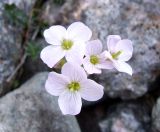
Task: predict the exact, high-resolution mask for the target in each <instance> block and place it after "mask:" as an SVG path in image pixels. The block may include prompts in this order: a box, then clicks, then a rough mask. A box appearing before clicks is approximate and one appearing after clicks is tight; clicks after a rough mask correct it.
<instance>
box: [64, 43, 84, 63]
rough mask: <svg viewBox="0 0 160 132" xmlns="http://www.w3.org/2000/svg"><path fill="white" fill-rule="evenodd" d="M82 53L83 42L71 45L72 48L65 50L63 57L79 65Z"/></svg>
mask: <svg viewBox="0 0 160 132" xmlns="http://www.w3.org/2000/svg"><path fill="white" fill-rule="evenodd" d="M84 54H85V44H75V45H73V47H72V49H70V50H69V51H67V53H66V56H65V57H66V60H67V61H68V62H72V63H76V64H78V65H81V64H82V60H83V57H84Z"/></svg>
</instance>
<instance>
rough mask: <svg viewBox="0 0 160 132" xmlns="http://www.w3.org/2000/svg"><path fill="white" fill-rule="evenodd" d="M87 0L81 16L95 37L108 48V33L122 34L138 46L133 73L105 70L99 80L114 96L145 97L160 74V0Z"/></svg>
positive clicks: (98, 77)
mask: <svg viewBox="0 0 160 132" xmlns="http://www.w3.org/2000/svg"><path fill="white" fill-rule="evenodd" d="M83 1H84V0H83ZM82 3H83V4H84V2H82ZM86 3H88V7H87V8H85V9H83V10H82V12H81V20H82V21H83V22H84V23H85V24H87V25H88V26H89V27H90V28H91V29H92V30H93V39H97V38H100V39H101V40H102V42H103V44H104V49H105V48H106V37H107V36H108V35H111V34H118V35H121V36H122V38H123V39H125V38H128V39H131V40H132V41H133V47H134V53H133V57H132V59H131V60H130V61H129V62H128V63H129V64H130V65H131V66H132V67H133V71H134V74H133V76H132V77H131V76H129V75H127V74H125V73H119V72H117V71H109V70H104V72H103V74H101V75H98V76H97V79H98V81H99V82H100V83H101V84H103V85H104V86H105V92H106V94H107V95H108V96H110V97H111V98H117V97H120V98H122V99H131V98H137V97H141V96H142V95H144V94H145V93H146V92H147V91H148V89H149V87H148V85H149V84H151V83H152V82H154V81H155V79H156V78H157V77H158V75H160V37H159V36H160V10H159V7H160V1H157V0H152V1H149V0H132V1H130V0H114V1H112V0H98V1H96V0H94V1H92V2H91V0H86ZM83 4H82V6H83ZM79 8H82V7H79Z"/></svg>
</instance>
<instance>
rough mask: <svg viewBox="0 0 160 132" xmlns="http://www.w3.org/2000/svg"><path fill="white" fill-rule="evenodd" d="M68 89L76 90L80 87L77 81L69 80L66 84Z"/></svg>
mask: <svg viewBox="0 0 160 132" xmlns="http://www.w3.org/2000/svg"><path fill="white" fill-rule="evenodd" d="M68 89H69V90H70V91H78V90H79V89H80V84H79V83H78V82H71V83H70V84H68Z"/></svg>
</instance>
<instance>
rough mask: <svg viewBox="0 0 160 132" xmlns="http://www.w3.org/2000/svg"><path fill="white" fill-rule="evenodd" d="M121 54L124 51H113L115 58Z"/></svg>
mask: <svg viewBox="0 0 160 132" xmlns="http://www.w3.org/2000/svg"><path fill="white" fill-rule="evenodd" d="M120 54H122V51H118V52H116V53H113V54H112V58H113V59H117V58H118V56H119V55H120Z"/></svg>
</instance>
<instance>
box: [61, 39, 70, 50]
mask: <svg viewBox="0 0 160 132" xmlns="http://www.w3.org/2000/svg"><path fill="white" fill-rule="evenodd" d="M61 46H62V49H64V50H69V49H71V48H72V46H73V41H71V40H69V39H63V41H62V45H61Z"/></svg>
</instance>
